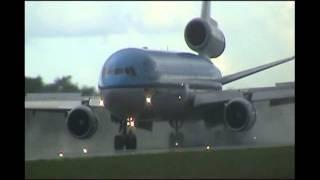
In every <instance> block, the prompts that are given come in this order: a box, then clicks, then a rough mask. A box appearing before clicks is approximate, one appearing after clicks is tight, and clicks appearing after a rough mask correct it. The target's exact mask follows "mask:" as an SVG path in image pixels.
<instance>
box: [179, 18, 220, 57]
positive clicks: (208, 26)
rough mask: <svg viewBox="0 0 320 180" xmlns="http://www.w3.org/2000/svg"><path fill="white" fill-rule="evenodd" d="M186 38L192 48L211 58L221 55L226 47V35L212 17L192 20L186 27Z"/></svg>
mask: <svg viewBox="0 0 320 180" xmlns="http://www.w3.org/2000/svg"><path fill="white" fill-rule="evenodd" d="M184 39H185V41H186V43H187V45H188V46H189V48H190V49H192V50H194V51H196V52H198V53H199V54H200V55H204V56H208V57H210V58H216V57H218V56H220V55H221V54H222V53H223V51H224V49H225V38H224V35H223V33H222V31H221V30H220V29H219V28H218V24H217V22H216V21H215V20H213V19H212V18H208V19H207V20H205V19H202V18H195V19H193V20H191V21H190V22H189V23H188V24H187V26H186V28H185V31H184Z"/></svg>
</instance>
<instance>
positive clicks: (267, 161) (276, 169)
mask: <svg viewBox="0 0 320 180" xmlns="http://www.w3.org/2000/svg"><path fill="white" fill-rule="evenodd" d="M294 164H295V159H294V146H285V147H270V148H250V149H234V150H220V151H204V152H168V153H160V154H140V155H124V156H112V157H87V158H70V159H68V158H65V159H55V160H36V161H26V162H25V177H26V178H31V179H36V178H40V179H44V178H46V179H47V178H50V179H52V178H64V179H65V178H68V179H70V178H123V179H127V178H293V177H294Z"/></svg>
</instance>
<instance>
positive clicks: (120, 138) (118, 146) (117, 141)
mask: <svg viewBox="0 0 320 180" xmlns="http://www.w3.org/2000/svg"><path fill="white" fill-rule="evenodd" d="M124 146H125V136H124V135H116V136H115V137H114V149H115V150H116V151H118V150H123V149H124Z"/></svg>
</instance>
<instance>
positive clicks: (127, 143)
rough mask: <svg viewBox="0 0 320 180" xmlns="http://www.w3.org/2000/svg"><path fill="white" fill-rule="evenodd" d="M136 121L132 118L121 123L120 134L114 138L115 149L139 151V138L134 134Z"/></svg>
mask: <svg viewBox="0 0 320 180" xmlns="http://www.w3.org/2000/svg"><path fill="white" fill-rule="evenodd" d="M133 127H134V119H133V118H132V117H130V118H127V119H126V120H122V121H121V122H120V127H119V134H118V135H116V136H115V137H114V149H115V150H123V149H124V148H126V149H128V150H134V149H137V137H136V135H135V134H134V133H133V130H132V128H133Z"/></svg>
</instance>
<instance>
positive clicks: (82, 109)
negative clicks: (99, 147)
mask: <svg viewBox="0 0 320 180" xmlns="http://www.w3.org/2000/svg"><path fill="white" fill-rule="evenodd" d="M97 125H98V121H97V118H96V117H95V115H94V114H93V112H92V110H91V109H90V108H89V107H88V106H84V105H82V106H79V107H76V108H74V109H72V110H71V112H70V113H69V114H68V117H67V127H68V130H69V132H70V133H71V134H72V135H73V136H75V137H76V138H79V139H85V138H89V137H91V136H92V135H93V134H94V133H95V132H96V130H97Z"/></svg>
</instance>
